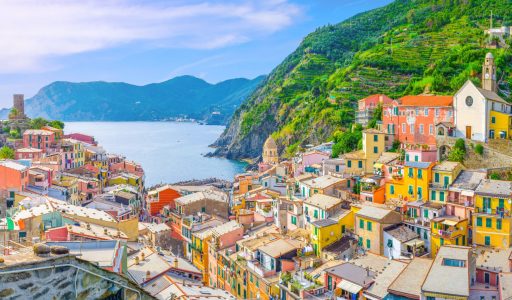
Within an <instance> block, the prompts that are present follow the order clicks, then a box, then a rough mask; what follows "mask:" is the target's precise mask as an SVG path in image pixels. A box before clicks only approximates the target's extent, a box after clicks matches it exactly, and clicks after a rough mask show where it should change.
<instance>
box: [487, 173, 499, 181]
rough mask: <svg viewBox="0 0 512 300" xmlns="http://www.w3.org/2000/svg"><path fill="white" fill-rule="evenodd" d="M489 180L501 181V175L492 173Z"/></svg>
mask: <svg viewBox="0 0 512 300" xmlns="http://www.w3.org/2000/svg"><path fill="white" fill-rule="evenodd" d="M489 178H491V179H492V180H500V179H501V175H500V174H499V173H496V172H494V173H491V175H489Z"/></svg>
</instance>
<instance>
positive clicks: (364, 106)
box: [356, 94, 393, 127]
mask: <svg viewBox="0 0 512 300" xmlns="http://www.w3.org/2000/svg"><path fill="white" fill-rule="evenodd" d="M392 101H393V99H391V98H389V97H388V96H386V95H384V94H375V95H371V96H368V97H366V98H364V99H361V100H359V101H357V111H356V123H358V124H361V125H363V127H366V126H367V125H368V122H369V121H370V120H371V119H372V117H373V114H374V112H375V110H376V109H377V107H378V106H379V105H380V106H383V105H385V104H389V103H391V102H392Z"/></svg>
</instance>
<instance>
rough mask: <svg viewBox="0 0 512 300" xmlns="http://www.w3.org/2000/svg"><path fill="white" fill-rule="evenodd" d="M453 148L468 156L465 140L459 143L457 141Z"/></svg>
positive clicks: (458, 140)
mask: <svg viewBox="0 0 512 300" xmlns="http://www.w3.org/2000/svg"><path fill="white" fill-rule="evenodd" d="M453 148H454V149H459V150H461V151H462V152H463V153H464V154H466V142H465V141H464V140H463V139H457V141H455V146H453Z"/></svg>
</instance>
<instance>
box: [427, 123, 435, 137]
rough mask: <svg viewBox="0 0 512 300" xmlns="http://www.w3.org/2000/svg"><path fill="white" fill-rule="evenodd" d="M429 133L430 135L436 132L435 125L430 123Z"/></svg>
mask: <svg viewBox="0 0 512 300" xmlns="http://www.w3.org/2000/svg"><path fill="white" fill-rule="evenodd" d="M428 134H430V135H433V134H434V125H432V124H430V125H429V126H428Z"/></svg>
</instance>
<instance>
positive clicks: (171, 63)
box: [0, 0, 391, 107]
mask: <svg viewBox="0 0 512 300" xmlns="http://www.w3.org/2000/svg"><path fill="white" fill-rule="evenodd" d="M389 2H391V0H339V1H335V0H309V1H306V0H222V1H221V0H204V1H203V0H188V1H185V0H172V1H171V0H166V1H164V0H157V1H148V0H139V1H134V0H113V1H107V0H82V1H71V0H45V1H41V0H0V28H1V30H0V107H7V106H10V105H11V97H12V94H13V93H23V94H25V97H26V98H29V97H31V96H33V95H34V94H35V93H36V92H37V91H38V90H39V89H40V88H41V87H43V86H44V85H46V84H49V83H51V82H53V81H56V80H64V81H75V82H79V81H95V80H104V81H124V82H128V83H133V84H139V85H142V84H147V83H152V82H161V81H165V80H167V79H169V78H172V77H174V76H178V75H194V76H197V77H201V78H203V79H205V80H206V81H208V82H212V83H215V82H218V81H222V80H225V79H229V78H235V77H247V78H253V77H256V76H258V75H261V74H268V73H269V72H270V71H271V70H272V69H273V68H274V67H275V66H276V65H277V64H279V63H280V62H281V61H282V60H283V59H284V58H285V57H286V55H288V54H289V53H290V52H292V51H293V50H294V49H295V48H296V47H297V45H298V44H299V43H300V41H301V39H302V38H303V37H304V36H305V35H306V34H308V33H310V32H311V31H313V30H314V29H315V28H317V27H319V26H322V25H325V24H329V23H330V24H334V23H338V22H340V21H342V20H344V19H346V18H347V17H350V16H352V15H354V14H356V13H359V12H362V11H366V10H369V9H372V8H375V7H380V6H383V5H385V4H387V3H389Z"/></svg>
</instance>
